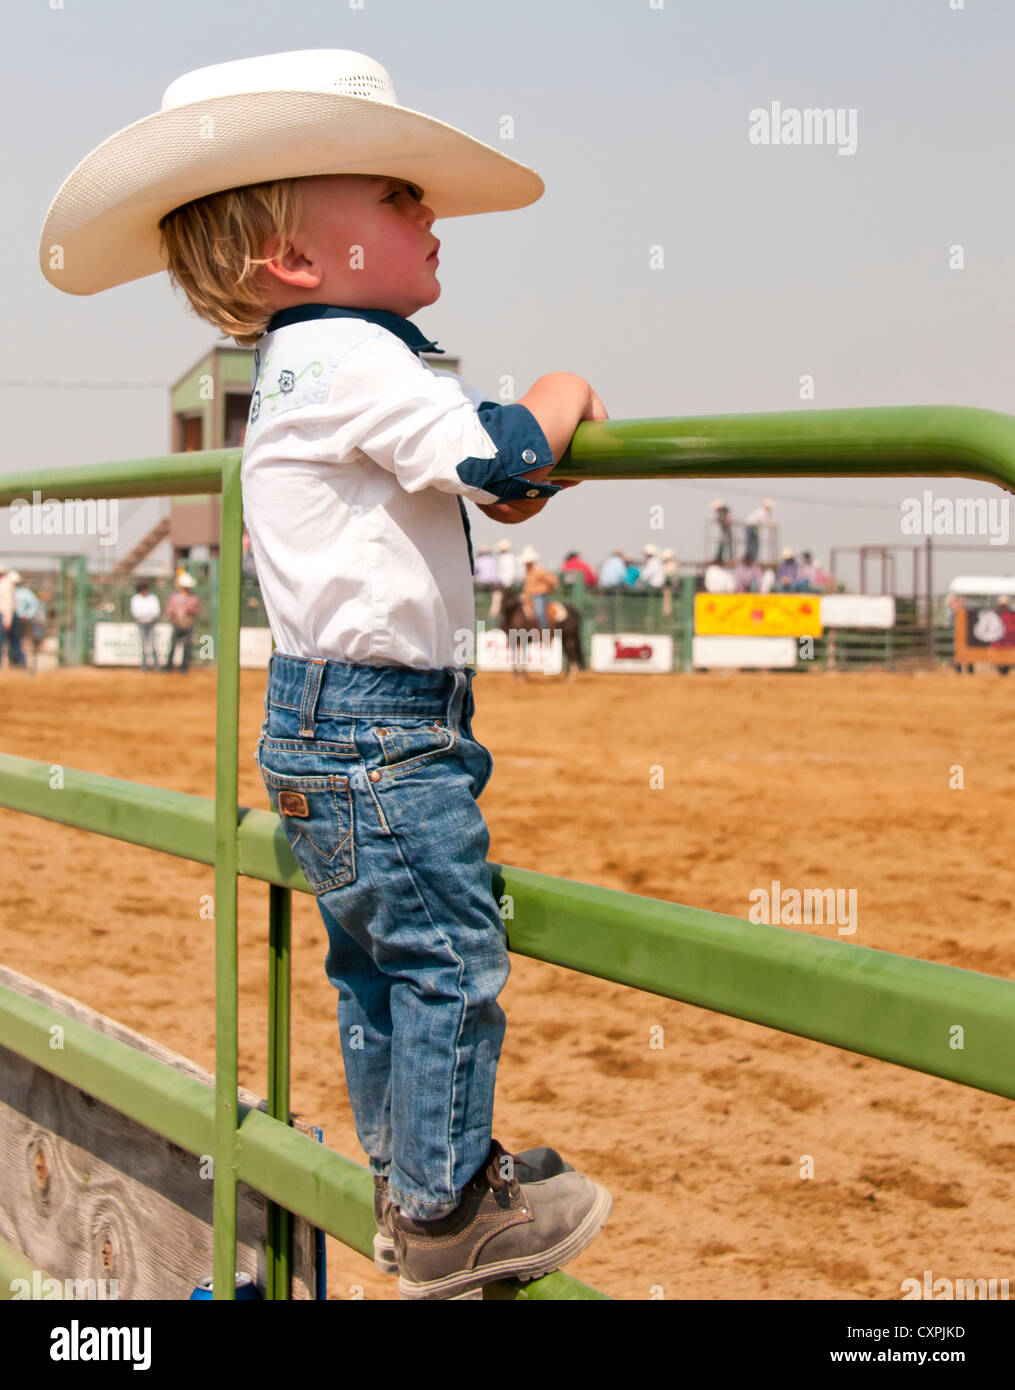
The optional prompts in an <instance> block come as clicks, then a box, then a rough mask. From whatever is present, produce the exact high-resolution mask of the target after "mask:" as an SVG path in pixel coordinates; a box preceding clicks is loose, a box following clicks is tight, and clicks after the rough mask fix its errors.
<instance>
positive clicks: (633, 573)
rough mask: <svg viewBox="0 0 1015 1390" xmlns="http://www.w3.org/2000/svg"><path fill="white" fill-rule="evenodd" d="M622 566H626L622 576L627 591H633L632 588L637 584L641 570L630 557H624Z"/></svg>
mask: <svg viewBox="0 0 1015 1390" xmlns="http://www.w3.org/2000/svg"><path fill="white" fill-rule="evenodd" d="M624 564H625V566H626V572H625V574H624V583H625V584H626V585H627V587H628V588H629V589H633V588H634V586H635V585H636V584H637V583H638V580H639V579H640V578H641V570H640V569H639V568H638V566H637V565H636V564H635V563H634V561H633V560H632V559H631V557H630V555H625V556H624Z"/></svg>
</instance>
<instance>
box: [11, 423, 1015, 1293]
mask: <svg viewBox="0 0 1015 1390" xmlns="http://www.w3.org/2000/svg"><path fill="white" fill-rule="evenodd" d="M240 459H241V455H240V451H239V450H221V451H211V452H207V453H203V454H194V453H191V454H184V455H174V456H169V457H165V458H153V459H142V460H138V461H134V462H129V463H117V464H100V465H94V466H89V467H84V468H73V469H66V470H51V471H46V472H36V473H30V474H22V475H17V476H14V477H11V476H8V477H7V478H6V479H4V480H3V487H2V489H0V506H4V505H8V504H9V503H10V501H11V500H12V499H14V498H15V497H19V496H24V495H26V493H28V492H30V491H31V490H32V489H35V488H38V489H41V491H42V493H43V495H44V496H45V497H47V498H49V497H56V498H64V499H70V498H81V497H95V498H99V497H113V496H115V497H137V496H143V495H172V494H178V493H188V492H190V493H208V492H215V491H219V490H221V492H222V501H223V506H222V528H221V547H220V572H219V586H220V587H219V610H218V631H217V643H216V653H215V655H216V662H217V666H218V683H217V712H216V777H215V798H214V800H213V801H209V800H206V799H204V798H201V797H194V796H187V795H184V794H182V793H178V792H171V791H166V790H163V789H160V788H154V787H146V786H141V785H138V784H135V783H131V782H124V781H118V780H116V779H113V778H107V777H100V776H96V775H94V774H90V773H85V772H78V771H75V770H73V769H65V770H64V784H63V787H62V789H61V790H60V791H59V792H55V791H54V790H53V788H52V787H51V785H50V765H49V764H48V763H42V762H35V761H32V760H30V759H24V758H16V757H12V756H10V755H0V805H3V806H6V807H9V808H11V809H14V810H17V811H22V812H25V813H26V814H29V815H35V816H41V817H44V818H46V819H49V820H53V821H58V822H60V823H63V824H67V825H74V826H78V827H80V828H83V829H87V830H91V831H93V832H96V833H98V834H102V835H107V836H111V837H113V838H116V839H121V840H126V841H130V842H131V843H135V844H140V845H146V846H148V847H149V848H152V849H158V850H161V851H164V852H166V853H169V854H175V855H178V856H180V857H183V858H186V859H190V860H193V861H195V862H197V863H203V864H211V865H214V869H215V1087H214V1090H213V1091H212V1090H210V1089H208V1088H206V1087H204V1086H202V1085H200V1084H199V1083H197V1082H195V1081H193V1080H192V1079H190V1078H188V1077H185V1076H182V1075H180V1074H179V1073H177V1072H174V1071H172V1070H171V1069H170V1068H167V1067H165V1066H164V1065H163V1064H161V1063H159V1062H157V1061H154V1060H153V1059H151V1058H148V1057H145V1056H144V1055H143V1054H141V1053H138V1052H137V1051H135V1050H134V1049H132V1048H130V1047H128V1046H126V1045H125V1044H122V1043H120V1042H118V1041H116V1040H115V1039H112V1038H108V1037H102V1036H100V1035H99V1034H97V1033H94V1032H92V1031H91V1030H89V1029H87V1028H85V1027H83V1026H81V1025H75V1024H74V1022H73V1020H68V1019H67V1018H66V1016H65V1015H62V1014H60V1015H56V1014H54V1013H52V1011H50V1010H48V1009H47V1008H45V1007H44V1006H42V1005H40V1004H38V1003H37V1002H35V1001H33V1000H29V999H26V998H24V997H23V996H21V995H18V994H16V993H14V992H13V991H11V990H7V989H3V988H0V1042H2V1043H3V1044H4V1045H5V1046H7V1047H10V1048H11V1049H13V1050H14V1051H16V1052H18V1053H19V1054H21V1055H23V1056H25V1057H27V1058H29V1059H30V1060H31V1061H32V1062H33V1063H34V1064H35V1065H37V1066H39V1067H41V1068H43V1069H45V1070H47V1071H49V1072H51V1073H53V1074H54V1075H57V1076H59V1077H61V1078H63V1079H64V1080H66V1081H68V1082H70V1083H71V1084H73V1085H76V1086H78V1087H80V1088H81V1089H83V1090H85V1091H87V1092H89V1093H90V1094H92V1095H94V1096H96V1097H97V1098H98V1099H100V1100H103V1101H105V1102H106V1103H107V1104H109V1105H112V1106H113V1107H115V1108H116V1109H118V1110H120V1111H121V1112H123V1113H124V1114H127V1115H129V1116H131V1117H132V1118H134V1119H135V1120H138V1121H139V1122H141V1123H142V1124H145V1125H147V1126H148V1127H149V1128H151V1129H152V1130H154V1131H155V1132H157V1133H159V1134H162V1135H165V1136H167V1137H168V1138H170V1139H171V1140H173V1142H175V1143H177V1144H179V1145H180V1146H181V1147H183V1148H185V1149H187V1150H188V1151H189V1152H191V1153H194V1154H212V1155H213V1157H214V1171H215V1177H214V1206H213V1210H214V1264H213V1278H214V1282H215V1297H216V1298H225V1299H230V1298H232V1297H233V1289H234V1273H235V1255H236V1186H237V1183H238V1182H239V1181H243V1182H245V1183H247V1184H249V1185H250V1186H251V1187H253V1188H255V1189H257V1190H258V1191H260V1192H262V1193H263V1194H264V1195H265V1196H266V1198H268V1200H269V1201H270V1202H272V1203H274V1204H276V1208H277V1210H276V1211H275V1212H274V1214H273V1221H272V1224H271V1226H270V1228H269V1230H270V1234H269V1250H268V1254H269V1259H268V1271H269V1273H268V1295H269V1297H274V1298H285V1297H286V1296H287V1287H286V1277H285V1276H286V1265H285V1259H286V1256H285V1239H286V1235H285V1220H286V1218H285V1213H286V1212H295V1213H297V1214H298V1215H300V1216H303V1217H304V1218H306V1219H307V1220H308V1221H312V1222H313V1223H315V1224H316V1225H317V1226H319V1227H321V1228H323V1229H324V1230H326V1231H329V1232H330V1233H331V1234H332V1235H334V1236H336V1237H337V1238H338V1239H339V1240H342V1241H344V1242H345V1243H346V1244H347V1245H349V1246H351V1247H352V1248H354V1249H356V1250H359V1251H361V1252H362V1253H363V1254H365V1255H368V1254H369V1253H370V1251H371V1248H372V1238H373V1233H374V1225H373V1208H372V1183H371V1180H370V1174H369V1172H368V1170H367V1169H365V1168H362V1167H360V1166H359V1165H357V1164H355V1163H352V1162H351V1161H349V1160H348V1159H345V1158H343V1157H341V1156H340V1155H339V1154H337V1153H334V1152H332V1151H330V1150H327V1149H322V1147H321V1146H320V1145H319V1144H317V1143H315V1142H314V1141H313V1140H311V1139H309V1138H308V1137H306V1136H304V1135H301V1134H299V1133H297V1132H296V1131H294V1130H293V1129H292V1128H291V1127H290V1126H289V1125H288V1123H287V1121H288V1115H289V1056H288V1049H289V995H290V973H289V916H290V907H291V897H290V894H291V892H292V891H294V890H295V891H297V892H309V891H310V890H309V888H308V887H307V884H306V882H305V880H304V879H303V876H302V874H301V872H300V870H299V868H298V866H297V864H296V862H295V860H294V858H293V856H292V853H291V850H290V848H289V844H288V841H287V840H286V838H285V834H284V832H283V830H282V828H281V825H280V823H279V821H278V818H277V817H276V816H275V815H273V814H271V813H269V812H266V811H261V810H252V809H248V808H244V807H239V806H237V786H238V749H237V742H238V738H237V727H238V713H239V666H238V656H239V626H240V611H241V568H240V562H241V554H240V538H241V525H242V522H241V498H240ZM557 473H558V476H561V477H565V478H588V479H595V478H650V477H651V478H679V477H732V476H750V477H758V476H768V477H781V476H787V475H789V476H796V475H802V474H810V475H816V476H833V475H845V476H865V475H869V476H876V475H883V474H900V475H907V474H908V475H914V476H920V477H926V476H933V475H935V474H936V475H946V476H950V475H956V474H958V475H965V476H968V477H975V478H979V479H983V480H986V481H992V482H997V483H999V484H1001V486H1003V487H1005V488H1006V489H1008V490H1009V491H1013V490H1015V418H1012V417H1009V416H1007V415H1001V414H998V413H996V412H992V411H980V410H973V409H968V408H962V407H904V408H899V409H894V408H893V409H874V410H844V411H814V412H800V413H787V414H768V415H740V416H736V415H734V416H720V417H710V418H703V419H695V420H675V419H660V420H648V421H609V422H602V423H588V424H583V425H581V426H579V429H578V431H577V433H576V435H575V437H574V440H573V442H572V447H571V450H570V452H569V454H568V455H567V456H566V457H565V458H564V459H563V460H562V461H561V463H560V465H558V469H557ZM240 874H243V875H245V876H247V877H250V878H254V879H260V880H261V881H264V882H267V883H268V884H269V885H270V889H269V912H270V941H269V952H270V976H269V978H270V1001H269V1004H270V1008H269V1013H270V1019H269V1028H270V1039H269V1042H270V1046H269V1080H268V1087H269V1096H268V1104H269V1110H268V1113H267V1114H264V1113H262V1112H259V1111H246V1112H241V1109H240V1107H239V1105H238V1101H237V1085H238V1075H237V1072H238V1042H237V880H238V875H240ZM494 888H495V892H496V894H497V896H498V898H502V897H503V895H504V894H509V895H510V896H511V898H512V900H513V913H514V915H513V917H512V918H511V919H510V920H509V922H508V923H507V926H508V938H509V945H510V947H511V949H512V950H513V951H515V952H517V953H519V954H522V955H527V956H531V957H533V958H535V959H539V960H544V961H550V962H553V963H554V964H557V965H564V966H567V967H569V968H570V969H573V970H576V971H579V972H582V973H585V974H589V975H595V976H598V977H600V978H602V979H607V980H613V981H616V982H618V983H621V984H626V985H630V986H631V987H632V988H635V989H641V990H645V991H648V992H650V993H654V994H658V995H661V996H663V997H666V998H670V999H676V1000H680V1001H683V1002H685V1003H690V1004H696V1005H698V1006H700V1007H703V1008H708V1009H713V1010H715V1011H717V1012H720V1013H725V1014H729V1015H732V1016H734V1017H738V1018H743V1019H746V1020H749V1021H751V1022H754V1023H761V1024H764V1025H766V1026H767V1027H771V1028H777V1029H781V1030H782V1031H784V1032H788V1033H795V1034H798V1035H800V1036H802V1037H807V1038H812V1039H815V1040H817V1041H819V1042H824V1043H828V1044H830V1045H832V1046H835V1047H843V1048H848V1049H850V1050H851V1051H854V1052H858V1053H862V1054H865V1055H867V1056H871V1057H877V1058H880V1059H882V1060H885V1061H889V1062H894V1063H897V1064H898V1065H901V1066H905V1067H910V1068H912V1069H914V1070H918V1071H923V1072H927V1073H929V1074H931V1075H934V1076H940V1077H944V1078H946V1079H948V1080H951V1081H956V1082H959V1083H961V1084H963V1085H967V1086H973V1087H977V1088H979V1089H981V1090H985V1091H991V1092H994V1093H995V1094H998V1095H1003V1096H1007V1097H1008V1098H1010V1099H1013V1100H1015V1074H1013V1073H1012V1069H1011V1065H1010V1061H1009V1058H1010V1057H1011V1055H1012V1052H1013V1049H1015V982H1012V981H1008V980H1002V979H996V978H994V977H992V976H988V975H981V974H977V973H974V972H972V971H966V970H957V969H955V968H953V967H950V966H943V965H935V964H932V963H930V962H927V961H921V960H912V959H909V958H906V957H902V956H896V955H892V954H889V953H887V952H884V951H875V950H871V949H869V948H867V947H862V946H856V945H853V944H850V943H847V942H839V941H831V940H825V939H822V938H817V937H812V936H808V935H804V934H802V933H799V932H795V931H791V930H788V929H786V928H782V927H774V926H758V925H754V924H751V923H748V922H746V921H741V920H740V919H738V918H734V917H727V916H723V915H720V914H717V913H712V912H704V911H701V910H699V909H696V908H692V907H685V906H682V905H679V904H675V903H669V902H663V901H659V900H656V899H651V898H639V897H637V896H635V895H633V894H627V893H618V892H614V891H612V890H608V889H603V888H596V887H592V886H590V885H587V884H581V883H573V882H569V881H567V880H564V879H556V878H551V877H548V876H546V875H543V874H537V873H533V872H531V871H528V870H525V869H520V868H512V867H509V866H506V865H497V866H495V872H494ZM54 1022H58V1023H59V1024H60V1025H61V1026H62V1027H63V1028H64V1030H65V1045H64V1048H63V1049H62V1051H60V1052H55V1051H53V1050H52V1049H51V1048H50V1046H49V1037H50V1034H49V1028H50V1027H51V1026H52V1024H53V1023H54ZM956 1025H961V1027H962V1029H963V1030H964V1045H963V1046H962V1047H958V1048H957V1047H956V1046H955V1033H954V1030H955V1027H956ZM24 1263H25V1262H24V1259H23V1257H20V1256H19V1255H18V1253H17V1252H14V1251H12V1250H11V1249H10V1247H2V1246H0V1278H2V1279H9V1278H10V1277H13V1276H12V1273H11V1271H15V1272H16V1273H17V1274H22V1273H23V1272H24ZM56 1273H59V1271H56ZM488 1296H490V1297H494V1298H496V1297H507V1298H519V1299H532V1298H537V1299H541V1298H550V1299H562V1298H563V1299H576V1298H599V1297H602V1296H603V1295H601V1294H599V1293H598V1292H597V1291H596V1290H594V1289H590V1288H588V1287H587V1286H586V1285H583V1284H581V1283H579V1281H577V1280H574V1279H572V1278H570V1277H569V1276H567V1275H566V1274H563V1273H557V1274H552V1275H548V1276H547V1277H546V1278H544V1279H540V1280H537V1281H535V1282H534V1283H532V1284H530V1285H517V1284H510V1285H500V1286H497V1287H495V1288H491V1289H490V1290H489V1291H488Z"/></svg>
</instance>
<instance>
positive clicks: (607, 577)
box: [599, 550, 627, 589]
mask: <svg viewBox="0 0 1015 1390" xmlns="http://www.w3.org/2000/svg"><path fill="white" fill-rule="evenodd" d="M626 582H627V560H626V559H625V558H624V552H623V551H622V550H615V551H613V553H612V554H611V555H610V557H609V559H607V560H604V561H603V567H602V569H601V570H600V571H599V587H600V589H620V588H623V586H624V584H625V583H626Z"/></svg>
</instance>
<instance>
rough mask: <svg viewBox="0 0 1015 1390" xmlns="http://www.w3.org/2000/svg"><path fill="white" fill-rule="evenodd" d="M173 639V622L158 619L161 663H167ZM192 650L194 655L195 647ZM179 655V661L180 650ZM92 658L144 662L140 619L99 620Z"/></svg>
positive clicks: (157, 650)
mask: <svg viewBox="0 0 1015 1390" xmlns="http://www.w3.org/2000/svg"><path fill="white" fill-rule="evenodd" d="M172 640H173V625H172V623H156V624H155V655H156V657H157V659H158V663H159V665H160V666H164V665H165V661H166V657H167V656H168V655H169V644H170V642H171V641H172ZM191 654H192V655H193V648H191ZM176 659H177V663H179V661H180V659H181V653H180V652H179V651H178V652H177V657H176ZM92 662H93V663H94V665H96V666H140V665H141V633H140V630H139V629H138V625H137V623H96V624H95V637H94V641H93V645H92Z"/></svg>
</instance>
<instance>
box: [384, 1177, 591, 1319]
mask: <svg viewBox="0 0 1015 1390" xmlns="http://www.w3.org/2000/svg"><path fill="white" fill-rule="evenodd" d="M593 1186H594V1187H595V1190H596V1198H595V1201H594V1202H593V1203H592V1206H591V1207H590V1208H589V1210H588V1212H587V1213H586V1215H585V1217H584V1218H583V1220H582V1222H581V1224H580V1225H578V1226H576V1227H575V1229H574V1230H573V1231H572V1232H571V1234H570V1235H568V1236H565V1238H564V1239H563V1240H561V1241H558V1242H557V1244H556V1245H553V1246H551V1247H550V1248H549V1249H548V1250H536V1251H534V1252H533V1253H532V1254H531V1255H517V1256H515V1258H514V1259H510V1260H498V1261H497V1262H496V1263H494V1264H489V1265H483V1266H482V1267H481V1268H480V1269H473V1270H460V1271H458V1272H457V1273H455V1274H448V1275H445V1276H444V1278H443V1279H431V1280H429V1281H428V1282H425V1283H416V1282H415V1281H414V1280H412V1279H406V1277H405V1275H404V1274H400V1275H399V1277H398V1292H399V1294H400V1295H401V1296H402V1298H407V1299H426V1298H431V1299H438V1298H440V1299H454V1298H481V1297H482V1294H483V1285H484V1284H493V1283H495V1282H496V1281H497V1280H498V1279H518V1280H521V1281H523V1282H525V1283H527V1282H528V1281H529V1280H531V1279H541V1278H542V1277H543V1275H544V1274H551V1273H552V1272H553V1271H554V1270H555V1269H560V1267H561V1265H565V1264H568V1263H569V1262H570V1261H571V1260H573V1259H574V1258H575V1257H576V1256H577V1255H580V1254H581V1252H582V1251H583V1250H584V1249H585V1248H586V1246H588V1245H591V1244H592V1242H593V1240H595V1238H596V1236H597V1235H598V1234H599V1232H600V1231H601V1230H602V1228H603V1226H605V1224H606V1221H607V1219H608V1217H609V1215H610V1212H611V1211H612V1210H613V1198H612V1197H611V1196H610V1194H609V1192H607V1190H606V1188H605V1187H600V1185H599V1184H598V1183H594V1184H593Z"/></svg>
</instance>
